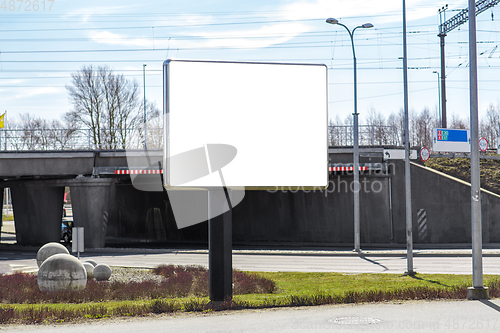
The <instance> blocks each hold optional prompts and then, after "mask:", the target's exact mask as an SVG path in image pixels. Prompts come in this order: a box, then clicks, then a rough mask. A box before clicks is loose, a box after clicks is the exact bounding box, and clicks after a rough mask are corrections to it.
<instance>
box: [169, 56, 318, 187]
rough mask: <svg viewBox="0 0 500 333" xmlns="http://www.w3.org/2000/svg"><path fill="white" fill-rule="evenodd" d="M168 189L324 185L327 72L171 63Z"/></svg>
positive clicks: (274, 66) (235, 64)
mask: <svg viewBox="0 0 500 333" xmlns="http://www.w3.org/2000/svg"><path fill="white" fill-rule="evenodd" d="M164 80H165V82H164V84H165V89H164V90H165V100H164V104H165V106H164V107H165V113H166V116H165V133H166V135H165V145H164V147H165V154H164V156H165V161H164V166H165V172H164V174H165V177H164V182H165V185H166V186H167V188H172V187H176V188H197V187H201V188H206V187H220V186H223V185H225V186H227V187H233V188H241V187H245V188H246V189H268V188H272V189H275V188H276V187H298V188H301V187H302V188H313V187H319V188H324V187H326V186H327V184H328V155H327V154H328V144H327V105H328V103H327V67H326V66H325V65H309V64H277V63H244V62H214V61H188V60H168V61H166V62H165V63H164Z"/></svg>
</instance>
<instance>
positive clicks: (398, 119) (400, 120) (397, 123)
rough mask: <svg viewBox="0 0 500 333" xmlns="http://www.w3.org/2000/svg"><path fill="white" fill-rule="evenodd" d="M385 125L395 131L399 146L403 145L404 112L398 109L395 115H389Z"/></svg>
mask: <svg viewBox="0 0 500 333" xmlns="http://www.w3.org/2000/svg"><path fill="white" fill-rule="evenodd" d="M387 125H388V126H391V127H393V128H395V129H396V132H397V135H399V137H398V142H397V143H399V144H403V142H404V126H405V118H404V110H403V109H400V110H399V112H397V113H394V112H393V113H391V114H390V115H389V117H388V118H387Z"/></svg>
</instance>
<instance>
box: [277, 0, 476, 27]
mask: <svg viewBox="0 0 500 333" xmlns="http://www.w3.org/2000/svg"><path fill="white" fill-rule="evenodd" d="M466 6H467V1H463V0H462V1H457V3H455V5H454V6H453V8H465V7H466ZM439 7H440V5H439V4H438V3H436V1H434V0H408V1H406V11H407V17H408V20H416V19H421V18H425V17H431V16H436V15H437V10H438V8H439ZM450 8H451V7H450ZM283 13H284V14H283V15H284V16H285V17H287V18H289V19H295V20H300V19H314V18H317V19H319V18H325V19H326V18H328V17H334V18H337V19H340V18H344V17H345V18H354V17H368V18H369V20H371V21H372V22H381V23H382V22H383V23H389V22H397V21H401V20H402V1H401V0H384V1H373V0H315V1H299V2H296V3H293V4H290V5H287V6H285V7H284V8H283Z"/></svg>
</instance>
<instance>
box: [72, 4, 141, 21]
mask: <svg viewBox="0 0 500 333" xmlns="http://www.w3.org/2000/svg"><path fill="white" fill-rule="evenodd" d="M134 7H136V6H111V7H110V6H107V7H105V6H103V7H85V8H78V9H77V10H75V11H71V12H68V13H67V14H66V15H64V16H63V19H66V20H74V19H80V21H81V22H83V23H87V22H88V21H89V19H90V18H91V17H93V16H96V15H100V16H101V15H104V14H116V13H118V12H122V11H124V10H131V8H134Z"/></svg>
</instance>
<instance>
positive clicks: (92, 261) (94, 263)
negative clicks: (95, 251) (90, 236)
mask: <svg viewBox="0 0 500 333" xmlns="http://www.w3.org/2000/svg"><path fill="white" fill-rule="evenodd" d="M85 262H88V263H89V264H92V266H94V267H95V266H97V263H96V262H95V261H94V260H91V259H89V260H85V261H84V263H85Z"/></svg>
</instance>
